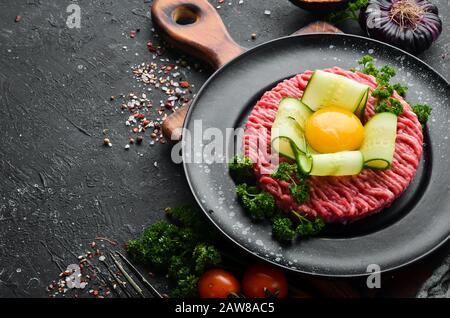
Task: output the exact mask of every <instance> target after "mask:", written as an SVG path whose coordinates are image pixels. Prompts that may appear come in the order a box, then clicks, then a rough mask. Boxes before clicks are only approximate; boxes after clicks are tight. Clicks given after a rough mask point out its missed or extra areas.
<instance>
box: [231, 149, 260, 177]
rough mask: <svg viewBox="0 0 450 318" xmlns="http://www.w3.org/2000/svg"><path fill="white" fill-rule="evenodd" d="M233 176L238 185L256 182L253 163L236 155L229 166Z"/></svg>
mask: <svg viewBox="0 0 450 318" xmlns="http://www.w3.org/2000/svg"><path fill="white" fill-rule="evenodd" d="M228 169H229V171H230V174H231V176H232V177H233V179H234V180H235V181H236V182H237V183H249V182H252V181H254V178H255V177H254V175H253V163H252V161H251V159H250V158H248V157H243V156H240V155H236V156H234V157H233V159H232V160H231V162H230V163H229V164H228Z"/></svg>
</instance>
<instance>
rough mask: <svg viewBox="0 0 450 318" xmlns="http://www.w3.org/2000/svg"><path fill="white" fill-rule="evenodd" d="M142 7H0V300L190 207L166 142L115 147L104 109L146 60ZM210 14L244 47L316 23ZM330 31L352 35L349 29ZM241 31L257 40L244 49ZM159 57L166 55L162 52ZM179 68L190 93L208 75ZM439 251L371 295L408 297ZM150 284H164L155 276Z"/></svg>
mask: <svg viewBox="0 0 450 318" xmlns="http://www.w3.org/2000/svg"><path fill="white" fill-rule="evenodd" d="M210 2H211V3H213V4H215V5H217V1H216V0H210ZM230 2H231V3H232V5H228V3H230ZM435 2H436V3H437V4H438V6H439V9H440V11H441V16H442V17H443V21H444V32H443V34H442V36H441V37H440V39H439V41H438V42H437V43H436V44H435V45H434V46H433V47H432V48H431V49H430V50H428V51H427V52H425V53H424V54H422V55H421V56H420V58H421V59H423V60H424V61H425V62H427V63H428V64H430V65H431V66H432V67H434V68H435V69H436V70H437V71H438V72H439V73H441V74H442V75H444V77H446V78H447V79H448V71H449V64H448V63H449V58H448V57H447V52H448V51H449V49H450V41H449V36H450V35H449V32H448V31H449V23H448V18H447V14H448V13H450V10H449V3H448V2H447V1H444V0H440V1H435ZM71 3H77V4H79V5H80V6H81V10H82V12H81V13H82V16H81V18H82V20H81V23H82V26H81V29H69V28H68V27H67V26H66V18H67V16H68V14H67V13H66V8H67V6H68V5H69V4H71ZM150 5H151V1H144V0H123V1H119V0H92V1H88V0H80V1H69V0H58V1H57V0H53V1H50V0H3V1H1V2H0V297H25V296H38V297H45V296H47V292H46V291H45V286H47V285H48V284H49V283H50V282H51V281H52V280H54V279H56V278H57V275H58V273H59V272H60V269H61V268H65V266H66V265H67V264H70V263H73V262H76V258H75V257H76V255H79V254H80V253H82V252H83V251H84V250H85V249H86V246H87V245H88V243H89V242H92V241H93V239H94V238H95V237H97V236H104V237H109V238H111V239H115V240H117V241H118V242H119V244H121V245H122V244H123V243H124V242H125V241H126V240H127V239H129V238H133V237H135V236H137V235H138V234H139V233H140V232H141V230H142V229H143V228H144V227H145V226H146V225H148V224H150V223H152V222H154V221H155V220H156V219H159V218H161V216H162V213H161V211H162V210H163V209H164V208H165V207H166V206H174V205H177V204H182V203H188V202H193V199H192V197H191V194H190V191H189V188H188V186H187V183H186V181H185V178H184V175H183V171H182V168H181V166H177V165H175V164H173V163H172V162H171V160H170V146H168V145H155V146H153V147H151V146H150V145H149V144H148V141H149V140H145V141H144V145H142V146H140V147H132V148H131V149H130V151H128V152H127V151H125V150H124V148H123V146H124V145H125V144H126V143H127V141H128V138H129V136H130V133H129V132H128V131H127V129H126V127H125V126H124V115H123V114H121V113H120V110H119V108H118V107H117V105H114V104H112V103H111V102H110V101H109V96H111V95H117V94H120V93H128V92H130V91H133V90H134V89H135V87H134V86H135V84H136V83H135V81H134V80H133V79H132V77H131V74H130V67H131V66H132V65H133V64H136V63H142V62H150V61H151V55H150V53H149V52H148V50H147V48H146V42H147V40H148V39H152V38H153V36H154V35H153V33H152V31H151V29H152V26H151V20H150V13H149V10H148V8H149V6H150ZM266 9H269V10H271V12H272V13H271V15H270V16H266V15H264V10H266ZM219 12H220V14H221V16H222V17H223V19H224V21H225V24H226V25H227V27H228V28H229V30H230V33H231V35H232V36H233V37H234V38H235V39H236V41H237V42H238V43H240V44H241V45H243V46H246V47H251V46H254V45H256V44H258V43H262V42H264V41H267V40H270V39H273V38H276V37H279V36H284V35H287V34H291V33H293V32H294V31H296V30H297V29H299V28H300V27H302V26H304V25H306V24H307V23H309V22H311V21H314V20H315V18H314V16H312V15H310V14H309V13H307V12H305V11H303V10H300V9H297V8H296V7H294V6H293V5H291V4H290V3H289V2H288V1H287V0H286V1H282V0H277V1H273V0H245V1H244V4H242V5H239V4H238V0H226V1H225V3H224V4H222V8H221V9H220V10H219ZM16 15H22V16H23V20H22V21H21V22H19V23H15V22H14V19H15V17H16ZM341 27H342V29H343V30H344V31H345V32H348V33H355V34H361V31H360V29H359V27H358V26H357V24H356V23H354V22H349V23H346V24H345V25H343V26H341ZM136 29H140V30H141V31H140V32H139V33H138V35H137V38H136V39H130V37H129V32H130V31H132V30H136ZM252 33H257V34H258V37H257V39H256V40H255V41H252V40H251V39H250V35H251V34H252ZM123 46H127V50H124V49H123ZM165 56H167V57H170V58H176V57H177V55H176V53H175V52H173V51H168V52H167V53H166V54H165ZM183 72H185V73H186V76H187V77H188V78H189V79H190V81H191V82H192V83H195V90H197V89H198V88H199V87H200V86H201V84H202V83H203V82H204V81H205V80H206V78H207V77H208V75H209V74H210V72H211V71H210V70H207V69H206V70H205V71H203V72H198V71H194V70H188V69H185V70H183ZM154 99H155V100H159V98H158V96H155V97H154ZM103 129H109V136H110V138H111V140H112V142H113V147H112V148H106V147H103V146H102V140H103V133H102V131H103ZM148 139H149V138H148ZM155 162H157V163H158V164H157V167H155ZM448 250H449V246H448V244H447V246H446V247H444V248H442V249H441V250H440V251H439V252H438V253H437V254H435V255H433V256H432V257H431V258H432V259H431V260H430V259H428V260H425V261H422V262H420V263H419V264H416V265H414V266H413V267H410V268H408V269H405V270H403V271H402V272H401V273H394V274H389V275H388V276H389V277H386V278H385V279H386V283H385V284H384V285H383V289H382V291H381V292H380V293H381V294H382V295H384V296H400V295H414V293H415V291H416V290H417V288H418V286H419V285H420V284H421V283H422V282H423V280H424V278H426V277H427V276H428V275H429V274H430V271H431V269H432V268H434V267H435V266H436V265H437V264H439V262H440V259H441V258H442V257H443V256H445V255H446V254H448V252H447V251H448ZM430 264H431V265H430ZM405 277H406V278H405ZM159 280H160V281H161V279H159ZM405 282H406V283H405ZM160 287H161V289H164V288H165V285H164V281H163V280H162V281H161V285H160Z"/></svg>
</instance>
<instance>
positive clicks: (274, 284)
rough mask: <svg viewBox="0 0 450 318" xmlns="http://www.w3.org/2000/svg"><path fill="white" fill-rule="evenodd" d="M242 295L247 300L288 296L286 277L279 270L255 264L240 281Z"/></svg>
mask: <svg viewBox="0 0 450 318" xmlns="http://www.w3.org/2000/svg"><path fill="white" fill-rule="evenodd" d="M242 289H243V291H244V295H245V296H246V297H248V298H265V297H270V296H274V297H278V298H284V297H286V296H287V294H288V284H287V280H286V276H285V275H284V273H283V272H282V271H281V270H278V269H276V268H274V267H273V266H269V265H265V264H257V265H254V266H252V267H250V268H249V269H247V271H246V272H245V274H244V278H243V280H242Z"/></svg>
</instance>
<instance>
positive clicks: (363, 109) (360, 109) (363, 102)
mask: <svg viewBox="0 0 450 318" xmlns="http://www.w3.org/2000/svg"><path fill="white" fill-rule="evenodd" d="M369 92H370V90H369V88H367V90H366V93H365V94H364V96H363V98H362V99H361V102H360V103H359V106H358V109H356V111H355V114H356V116H358V117H359V118H360V120H361V121H362V120H363V119H364V114H365V112H366V105H367V101H368V100H369Z"/></svg>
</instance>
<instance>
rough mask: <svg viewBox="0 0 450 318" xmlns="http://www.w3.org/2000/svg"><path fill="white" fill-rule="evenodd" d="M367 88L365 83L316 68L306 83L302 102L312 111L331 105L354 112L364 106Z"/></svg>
mask: <svg viewBox="0 0 450 318" xmlns="http://www.w3.org/2000/svg"><path fill="white" fill-rule="evenodd" d="M368 89H369V87H368V86H367V85H364V84H361V83H358V82H356V81H354V80H351V79H349V78H346V77H344V76H341V75H337V74H333V73H328V72H324V71H321V70H317V71H315V72H314V74H313V75H312V76H311V78H310V79H309V82H308V84H307V85H306V88H305V92H304V93H303V97H302V102H303V103H304V104H305V105H306V106H308V107H309V108H310V109H311V110H313V111H316V110H319V109H320V108H324V107H331V106H333V107H340V108H343V109H346V110H348V111H351V112H352V113H354V112H355V111H356V110H357V109H358V108H360V109H362V108H363V107H365V102H364V100H365V96H366V95H368ZM362 104H364V105H362Z"/></svg>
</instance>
